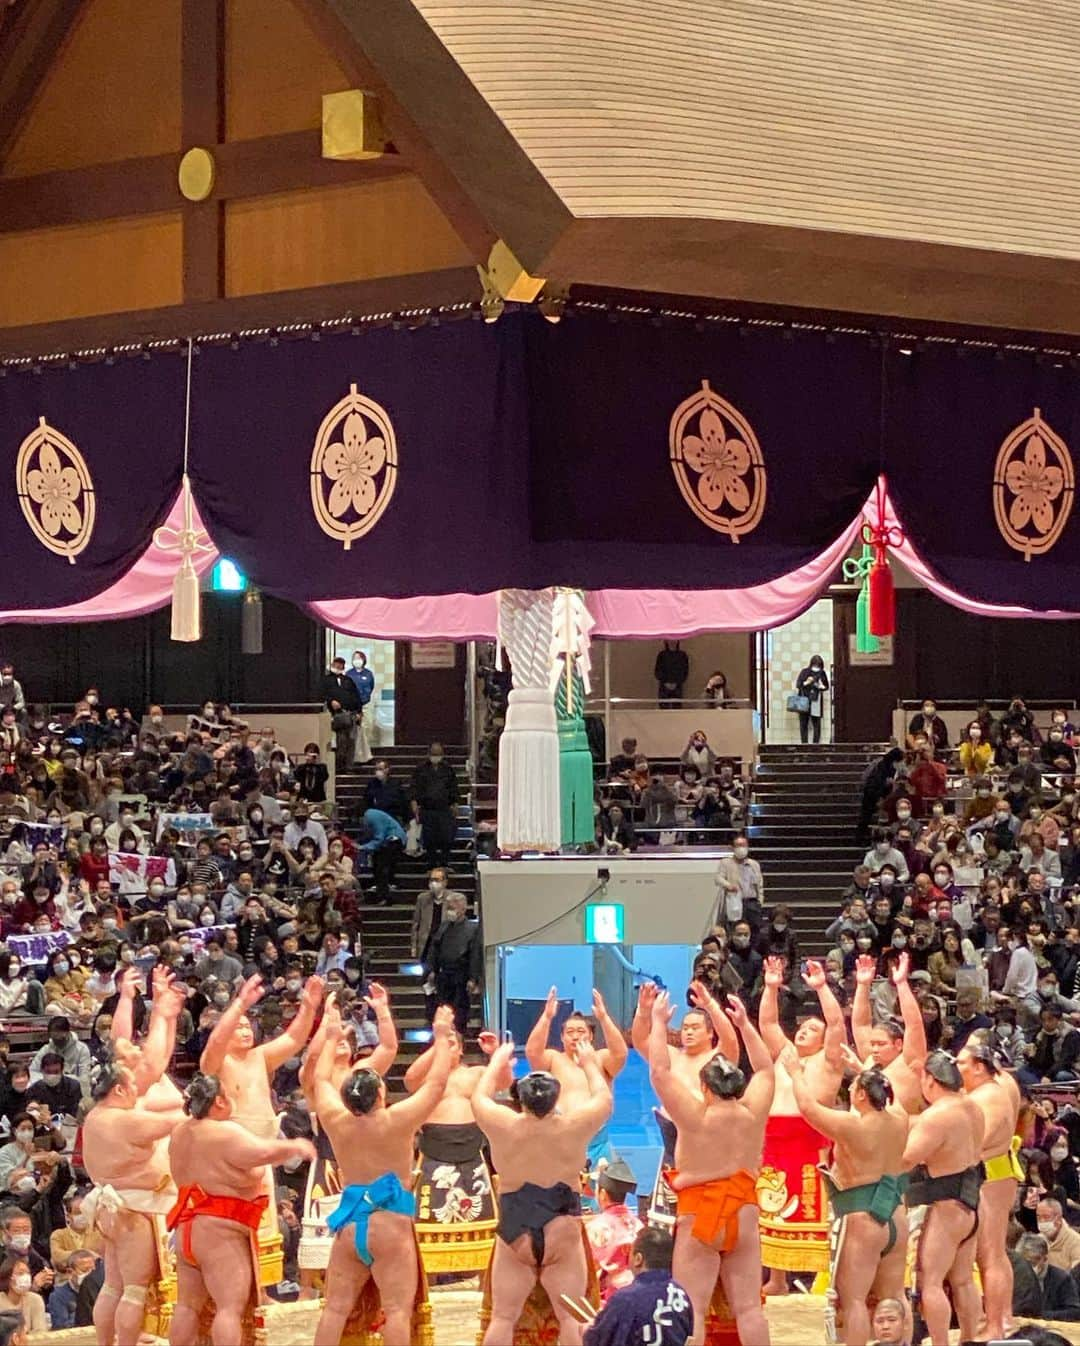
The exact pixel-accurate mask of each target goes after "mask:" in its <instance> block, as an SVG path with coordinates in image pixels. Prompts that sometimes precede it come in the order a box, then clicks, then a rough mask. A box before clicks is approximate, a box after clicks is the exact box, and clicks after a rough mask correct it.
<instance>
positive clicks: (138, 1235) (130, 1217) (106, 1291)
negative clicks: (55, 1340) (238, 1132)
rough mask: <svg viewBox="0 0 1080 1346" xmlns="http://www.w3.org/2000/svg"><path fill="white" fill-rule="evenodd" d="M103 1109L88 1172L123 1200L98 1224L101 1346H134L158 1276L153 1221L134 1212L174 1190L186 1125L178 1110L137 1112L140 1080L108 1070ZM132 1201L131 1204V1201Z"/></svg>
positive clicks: (91, 1125)
mask: <svg viewBox="0 0 1080 1346" xmlns="http://www.w3.org/2000/svg"><path fill="white" fill-rule="evenodd" d="M94 1095H95V1098H96V1099H97V1100H98V1101H97V1105H96V1106H95V1107H93V1108H92V1109H91V1110H90V1112H89V1113H88V1114H87V1117H86V1122H85V1123H84V1125H83V1164H84V1165H85V1168H86V1171H87V1173H89V1175H90V1178H91V1180H92V1181H93V1182H94V1184H95V1186H96V1187H98V1188H106V1187H109V1188H113V1189H115V1191H116V1192H117V1193H118V1194H119V1197H120V1203H119V1205H118V1206H117V1208H115V1209H113V1208H110V1206H109V1205H107V1204H106V1203H105V1201H104V1200H102V1199H100V1198H99V1200H98V1209H97V1213H96V1216H95V1221H96V1224H97V1228H98V1230H99V1232H100V1233H101V1235H102V1238H103V1240H104V1244H105V1284H104V1286H103V1287H102V1290H101V1293H100V1294H99V1295H98V1298H97V1302H96V1304H95V1305H94V1327H95V1330H96V1331H97V1336H98V1343H99V1346H112V1341H113V1338H114V1334H115V1340H116V1342H117V1346H135V1343H136V1342H137V1341H138V1339H139V1336H140V1334H141V1332H142V1326H143V1312H144V1308H145V1303H146V1291H147V1286H148V1285H149V1284H150V1282H151V1280H152V1279H153V1278H154V1276H155V1275H156V1274H157V1269H158V1263H157V1250H156V1247H155V1233H154V1227H153V1224H152V1221H151V1219H150V1218H149V1216H148V1215H147V1214H144V1213H142V1212H141V1211H138V1210H134V1209H131V1208H130V1206H129V1204H128V1201H134V1202H135V1203H136V1204H142V1203H141V1201H140V1194H144V1195H145V1197H146V1198H147V1200H153V1198H154V1196H155V1194H157V1193H160V1192H161V1191H162V1190H163V1189H165V1188H171V1184H170V1179H169V1165H168V1154H167V1151H166V1148H165V1145H164V1141H165V1139H166V1137H167V1136H168V1135H169V1134H170V1133H171V1132H172V1130H173V1128H174V1127H175V1126H177V1125H178V1124H179V1122H180V1121H182V1120H183V1113H182V1112H181V1111H180V1109H179V1108H177V1109H175V1110H173V1111H168V1110H166V1111H158V1112H150V1111H147V1110H145V1109H143V1108H141V1107H140V1106H139V1104H138V1092H137V1088H136V1085H135V1078H134V1074H133V1072H132V1071H131V1070H130V1069H129V1068H127V1067H125V1066H120V1065H115V1066H112V1067H109V1068H107V1069H106V1070H105V1071H103V1072H102V1075H101V1076H100V1077H99V1080H98V1083H97V1085H96V1087H95V1090H94ZM125 1193H130V1194H131V1196H130V1198H128V1199H125V1196H124V1194H125Z"/></svg>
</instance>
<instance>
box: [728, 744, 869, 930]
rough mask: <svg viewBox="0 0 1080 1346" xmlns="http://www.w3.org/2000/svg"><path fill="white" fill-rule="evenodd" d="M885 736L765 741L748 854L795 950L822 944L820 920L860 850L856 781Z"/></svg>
mask: <svg viewBox="0 0 1080 1346" xmlns="http://www.w3.org/2000/svg"><path fill="white" fill-rule="evenodd" d="M888 746H889V745H888V744H886V743H837V744H824V743H821V744H775V745H772V746H768V745H766V746H764V747H762V749H761V754H760V758H759V763H758V769H757V774H756V777H755V780H754V795H753V803H752V804H751V806H750V826H749V828H748V829H747V835H748V837H749V839H750V846H751V854H752V855H753V856H754V857H755V858H756V859H757V861H758V863H759V864H760V865H761V870H762V874H763V875H764V878H765V897H766V904H767V907H768V908H772V907H775V906H776V905H777V904H778V903H781V902H784V903H787V905H788V906H789V907H790V908H791V911H792V917H793V928H794V930H795V933H796V936H797V938H798V941H799V950H800V953H802V954H805V955H808V956H810V957H821V956H823V955H824V954H825V953H827V952H828V946H827V943H826V940H825V928H826V926H828V925H829V924H830V922H831V921H832V920H833V918H834V917H835V916H836V914H837V912H838V911H839V899H840V894H841V893H842V892H843V891H844V889H845V888H846V887H847V886H848V884H849V883H850V882H851V871H852V869H853V868H854V866H855V865H857V864H858V863H859V861H860V860H861V859H862V857H863V855H864V854H865V853H866V851H865V847H863V846H860V845H858V844H857V843H856V840H855V829H856V826H857V823H858V817H859V804H860V789H859V785H860V781H861V779H862V776H863V773H864V772H865V770H866V768H867V766H868V765H869V763H870V762H872V761H873V760H874V759H875V758H877V757H880V756H881V754H882V753H884V752H885V751H887V749H888Z"/></svg>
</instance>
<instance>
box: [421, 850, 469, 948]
mask: <svg viewBox="0 0 1080 1346" xmlns="http://www.w3.org/2000/svg"><path fill="white" fill-rule="evenodd" d="M451 895H452V896H454V897H463V896H464V894H462V893H457V892H455V890H454V889H452V888H450V887H448V880H447V872H446V870H445V869H443V868H441V867H440V866H436V867H435V868H434V869H432V870H431V871H430V872H429V874H428V881H427V887H426V889H421V890H420V892H419V893H418V894H417V897H416V906H415V907H414V908H413V917H412V928H411V932H410V939H409V947H410V951H411V953H412V956H413V957H414V958H418V959H419V960H420V961H421V962H422V963H426V962H427V957H428V946H429V944H430V943H431V937H432V935H433V934H434V933H435V931H436V930H437V929H438V928H439V924H440V922H441V921H442V911H443V903H444V901H445V900H446V898H447V897H448V896H451Z"/></svg>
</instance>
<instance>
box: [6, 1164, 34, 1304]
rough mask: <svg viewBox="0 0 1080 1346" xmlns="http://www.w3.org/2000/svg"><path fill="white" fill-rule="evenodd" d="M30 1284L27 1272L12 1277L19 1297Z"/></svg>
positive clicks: (12, 1282)
mask: <svg viewBox="0 0 1080 1346" xmlns="http://www.w3.org/2000/svg"><path fill="white" fill-rule="evenodd" d="M19 1185H20V1186H21V1185H22V1184H21V1183H20V1184H19ZM31 1186H33V1183H31ZM30 1284H31V1282H30V1277H29V1275H27V1273H26V1272H24V1273H23V1274H22V1275H21V1276H12V1278H11V1288H12V1289H13V1290H14V1291H15V1293H16V1294H17V1295H25V1294H26V1292H27V1291H28V1290H29V1289H30Z"/></svg>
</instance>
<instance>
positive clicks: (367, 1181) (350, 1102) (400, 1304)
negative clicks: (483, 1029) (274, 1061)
mask: <svg viewBox="0 0 1080 1346" xmlns="http://www.w3.org/2000/svg"><path fill="white" fill-rule="evenodd" d="M325 1017H326V1020H327V1024H326V1042H325V1045H324V1046H323V1049H322V1053H321V1054H320V1057H319V1060H318V1063H317V1065H316V1068H315V1105H316V1109H317V1112H318V1118H319V1125H320V1126H321V1127H323V1129H324V1130H325V1131H326V1134H327V1135H328V1136H329V1138H330V1143H331V1144H332V1145H333V1147H334V1153H335V1154H336V1155H337V1159H338V1166H339V1168H340V1170H341V1176H342V1180H343V1182H344V1183H345V1186H344V1188H343V1190H342V1193H341V1203H340V1204H339V1206H338V1208H337V1209H336V1210H335V1211H334V1212H333V1213H332V1214H331V1215H330V1217H329V1219H328V1221H327V1223H328V1224H329V1226H330V1228H331V1229H332V1230H333V1231H334V1234H335V1238H334V1248H333V1251H332V1252H331V1254H330V1265H329V1267H328V1268H327V1275H326V1303H325V1307H324V1308H323V1311H322V1314H321V1316H320V1318H319V1325H318V1327H317V1328H316V1331H315V1342H314V1346H338V1343H339V1342H340V1341H341V1334H342V1331H343V1330H344V1328H345V1324H346V1322H347V1321H348V1318H349V1315H350V1314H351V1313H352V1311H353V1308H354V1306H355V1304H356V1300H357V1297H358V1296H359V1294H360V1292H361V1290H362V1289H363V1288H364V1284H365V1282H366V1281H367V1279H368V1277H369V1276H370V1277H371V1278H373V1279H374V1281H375V1284H376V1286H377V1287H378V1291H379V1298H380V1300H381V1301H382V1308H383V1312H384V1314H385V1315H386V1323H385V1326H384V1327H383V1329H382V1333H383V1340H384V1341H385V1342H386V1343H387V1346H390V1343H393V1346H406V1344H407V1343H408V1342H409V1340H410V1339H411V1335H412V1333H411V1322H412V1312H413V1305H414V1303H415V1301H416V1290H417V1284H418V1281H419V1268H418V1262H417V1255H416V1236H415V1234H414V1233H413V1226H412V1220H413V1214H414V1210H415V1203H414V1201H413V1198H412V1194H411V1193H410V1191H409V1184H410V1183H411V1181H412V1166H413V1142H414V1138H415V1136H416V1132H417V1130H418V1128H419V1127H421V1126H422V1125H423V1124H424V1122H426V1121H427V1119H428V1118H429V1117H430V1116H431V1113H432V1112H433V1111H434V1110H435V1105H436V1104H437V1103H438V1101H439V1099H440V1098H442V1095H443V1090H444V1089H445V1088H446V1081H447V1079H448V1078H449V1076H450V1028H451V1024H452V1022H453V1016H452V1014H450V1013H448V1012H446V1011H445V1010H439V1011H437V1013H436V1015H435V1024H434V1029H433V1032H434V1037H435V1052H434V1059H433V1061H432V1064H431V1069H430V1070H429V1071H428V1077H427V1079H426V1080H425V1081H424V1083H423V1084H422V1085H421V1086H420V1087H419V1088H418V1089H417V1091H416V1093H415V1094H413V1095H412V1096H411V1097H409V1098H406V1099H403V1100H402V1101H401V1102H399V1103H395V1104H394V1105H393V1107H388V1106H387V1103H386V1086H385V1084H384V1083H383V1081H382V1080H381V1079H380V1077H379V1076H378V1075H377V1074H376V1073H375V1072H374V1071H373V1070H370V1069H366V1068H364V1067H363V1066H361V1067H358V1068H357V1069H356V1070H354V1071H353V1072H352V1073H351V1074H350V1075H349V1076H348V1077H347V1078H346V1080H345V1083H344V1084H343V1085H342V1086H341V1087H340V1089H335V1088H334V1085H333V1083H332V1079H333V1073H334V1060H335V1056H336V1052H337V1045H338V1042H339V1041H340V1038H341V1035H342V1027H341V1016H340V1014H339V1013H338V1009H337V1006H336V1005H330V1006H329V1008H328V1009H327V1011H326V1016H325Z"/></svg>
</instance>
